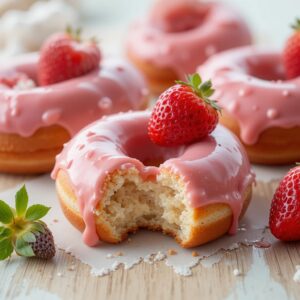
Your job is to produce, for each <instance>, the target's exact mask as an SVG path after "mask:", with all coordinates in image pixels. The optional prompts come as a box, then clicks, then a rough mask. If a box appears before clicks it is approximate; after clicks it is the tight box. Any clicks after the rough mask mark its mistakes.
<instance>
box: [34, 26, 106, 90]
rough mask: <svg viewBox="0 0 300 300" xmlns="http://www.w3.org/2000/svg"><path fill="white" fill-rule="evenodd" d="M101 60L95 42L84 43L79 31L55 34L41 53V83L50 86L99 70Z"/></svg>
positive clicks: (39, 67) (39, 69)
mask: <svg viewBox="0 0 300 300" xmlns="http://www.w3.org/2000/svg"><path fill="white" fill-rule="evenodd" d="M100 58H101V54H100V50H99V48H98V47H97V45H96V43H95V41H93V40H91V41H89V42H82V41H81V39H80V31H79V30H78V31H77V32H76V33H74V32H72V30H71V29H68V30H67V32H66V33H58V34H54V35H53V36H51V37H50V38H49V39H48V40H47V41H46V42H45V43H44V45H43V47H42V49H41V52H40V60H39V66H38V79H39V83H40V85H49V84H53V83H57V82H61V81H65V80H68V79H71V78H75V77H79V76H82V75H84V74H87V73H89V72H90V71H92V70H94V69H97V68H98V66H99V62H100Z"/></svg>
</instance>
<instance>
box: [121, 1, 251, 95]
mask: <svg viewBox="0 0 300 300" xmlns="http://www.w3.org/2000/svg"><path fill="white" fill-rule="evenodd" d="M250 43H251V35H250V32H249V29H248V27H247V25H246V24H245V22H244V21H243V20H242V18H241V17H240V16H239V14H238V13H237V12H236V11H235V10H234V9H232V8H231V7H229V6H228V5H227V4H224V3H220V2H204V1H198V0H172V1H166V0H159V1H156V3H155V4H154V7H153V8H152V10H151V11H150V13H149V14H148V15H147V16H146V17H143V18H141V19H140V20H138V21H137V22H135V23H134V24H132V26H131V28H130V30H129V33H128V37H127V54H128V57H129V58H130V59H131V61H132V62H133V63H134V64H135V65H136V66H137V67H138V68H139V69H140V70H141V71H142V72H143V74H145V76H146V78H147V79H148V82H149V85H150V88H151V91H152V92H153V93H155V94H157V93H161V92H162V91H164V90H165V89H166V88H168V87H169V86H171V85H172V84H173V83H174V81H175V80H177V79H181V80H184V79H186V75H187V74H192V73H194V72H195V71H196V68H197V67H198V66H199V65H200V64H202V63H203V62H204V61H205V60H206V59H207V58H209V57H210V56H211V55H213V54H215V53H217V52H220V51H223V50H227V49H230V48H234V47H238V46H244V45H248V44H250Z"/></svg>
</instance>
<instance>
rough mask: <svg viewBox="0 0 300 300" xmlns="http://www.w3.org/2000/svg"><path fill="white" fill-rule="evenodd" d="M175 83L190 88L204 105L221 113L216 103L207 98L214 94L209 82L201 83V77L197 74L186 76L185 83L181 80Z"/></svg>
mask: <svg viewBox="0 0 300 300" xmlns="http://www.w3.org/2000/svg"><path fill="white" fill-rule="evenodd" d="M175 82H176V83H177V84H181V85H184V86H188V87H190V88H191V89H192V90H193V92H194V93H195V94H196V95H197V96H198V97H199V98H200V99H202V100H203V101H204V102H205V103H206V104H208V105H210V106H211V107H212V108H213V109H215V110H216V111H219V112H220V111H221V107H220V106H219V105H218V103H217V101H216V100H212V99H210V98H209V97H210V96H212V95H213V93H214V92H215V90H214V89H213V88H212V82H211V80H208V81H205V82H202V79H201V76H200V75H199V74H198V73H195V74H193V75H187V82H184V81H181V80H177V81H175Z"/></svg>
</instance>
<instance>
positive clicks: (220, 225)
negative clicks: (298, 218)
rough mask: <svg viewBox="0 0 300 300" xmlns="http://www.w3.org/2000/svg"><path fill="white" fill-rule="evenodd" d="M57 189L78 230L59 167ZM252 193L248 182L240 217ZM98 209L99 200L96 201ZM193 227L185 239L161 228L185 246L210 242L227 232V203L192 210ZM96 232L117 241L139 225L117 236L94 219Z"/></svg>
mask: <svg viewBox="0 0 300 300" xmlns="http://www.w3.org/2000/svg"><path fill="white" fill-rule="evenodd" d="M56 189H57V193H58V198H59V201H60V204H61V207H62V210H63V212H64V214H65V216H66V218H67V219H68V220H69V221H70V223H71V224H72V225H73V226H74V227H75V228H77V229H78V230H80V231H83V230H84V228H85V225H84V221H83V219H82V217H81V214H80V212H79V209H78V206H77V199H76V196H75V194H74V191H73V189H72V186H71V183H70V180H69V178H68V175H67V173H66V172H65V171H63V170H60V171H59V173H58V176H57V179H56ZM251 195H252V186H251V185H249V186H248V188H247V189H246V191H245V193H244V195H243V209H242V213H241V216H240V217H242V216H243V215H244V213H245V211H246V209H247V207H248V205H249V203H250V200H251ZM99 208H100V209H101V202H100V204H99ZM192 218H193V224H194V225H193V227H192V229H191V234H190V236H189V239H188V240H187V241H184V242H183V241H182V240H181V239H180V238H179V237H178V236H177V235H176V233H175V232H173V231H164V233H166V234H168V235H170V236H173V237H174V238H175V239H176V240H177V242H178V243H179V244H180V245H181V246H182V247H184V248H191V247H196V246H199V245H201V244H204V243H207V242H209V241H212V240H214V239H216V238H218V237H221V236H222V235H224V234H226V233H227V232H228V231H229V229H230V226H231V223H232V218H233V214H232V211H231V209H230V207H229V206H228V205H227V204H222V203H216V204H210V205H207V206H204V207H201V208H196V209H194V210H193V216H192ZM95 221H96V231H97V234H98V237H99V239H100V240H102V241H105V242H108V243H120V242H122V241H124V240H125V239H126V238H127V235H128V233H130V232H135V231H136V230H137V229H138V228H137V227H134V228H130V229H129V230H128V231H127V232H126V233H125V234H124V235H123V236H122V237H121V239H117V238H116V237H115V236H114V235H113V233H112V231H111V229H110V228H109V227H108V226H106V224H105V223H104V222H100V221H99V220H98V219H97V218H96V219H95ZM145 227H147V228H148V229H150V230H155V231H163V230H162V228H161V227H160V226H145Z"/></svg>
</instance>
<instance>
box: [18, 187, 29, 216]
mask: <svg viewBox="0 0 300 300" xmlns="http://www.w3.org/2000/svg"><path fill="white" fill-rule="evenodd" d="M15 198H16V211H17V215H18V216H19V217H22V216H24V214H25V212H26V209H27V205H28V194H27V191H26V187H25V185H23V186H22V188H21V189H20V190H19V191H18V192H17V193H16V197H15Z"/></svg>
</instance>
